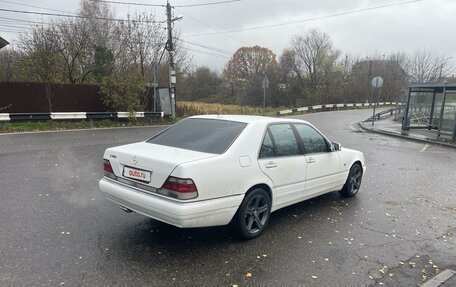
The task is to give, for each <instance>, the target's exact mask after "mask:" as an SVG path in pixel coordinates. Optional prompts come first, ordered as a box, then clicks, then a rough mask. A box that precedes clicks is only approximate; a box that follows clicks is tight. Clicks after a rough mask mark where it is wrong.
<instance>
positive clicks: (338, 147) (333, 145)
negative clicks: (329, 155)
mask: <svg viewBox="0 0 456 287" xmlns="http://www.w3.org/2000/svg"><path fill="white" fill-rule="evenodd" d="M341 149H342V146H341V145H340V143H336V142H332V143H331V151H340V150H341Z"/></svg>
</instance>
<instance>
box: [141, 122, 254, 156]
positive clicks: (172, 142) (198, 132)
mask: <svg viewBox="0 0 456 287" xmlns="http://www.w3.org/2000/svg"><path fill="white" fill-rule="evenodd" d="M246 126H247V124H246V123H240V122H234V121H225V120H215V119H185V120H182V121H180V122H178V123H177V124H175V125H173V126H171V127H170V128H168V129H167V130H165V131H164V132H162V133H160V134H158V135H156V136H155V137H153V138H151V139H150V140H148V141H147V142H148V143H153V144H158V145H164V146H170V147H175V148H182V149H188V150H193V151H199V152H205V153H213V154H222V153H224V152H225V151H226V150H227V149H228V148H229V147H230V146H231V144H232V143H233V142H234V140H236V138H237V137H238V135H239V134H240V133H241V132H242V131H243V130H244V128H245V127H246Z"/></svg>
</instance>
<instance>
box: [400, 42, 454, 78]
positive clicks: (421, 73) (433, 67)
mask: <svg viewBox="0 0 456 287" xmlns="http://www.w3.org/2000/svg"><path fill="white" fill-rule="evenodd" d="M406 69H407V72H408V74H409V76H410V81H411V82H413V83H436V82H441V81H442V80H443V79H444V78H445V77H446V76H447V75H448V74H449V73H450V72H451V71H452V70H453V67H452V65H451V62H450V58H449V57H447V56H446V55H434V54H433V53H432V51H430V50H425V49H424V50H417V51H415V52H414V53H413V54H412V55H410V56H409V59H408V65H407V66H406Z"/></svg>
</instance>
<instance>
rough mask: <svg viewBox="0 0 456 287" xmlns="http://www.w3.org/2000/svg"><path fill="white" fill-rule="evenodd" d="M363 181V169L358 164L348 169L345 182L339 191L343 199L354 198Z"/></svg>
mask: <svg viewBox="0 0 456 287" xmlns="http://www.w3.org/2000/svg"><path fill="white" fill-rule="evenodd" d="M362 179H363V168H362V167H361V165H360V164H359V163H355V164H354V165H352V167H351V168H350V172H349V173H348V177H347V181H346V182H345V184H344V187H342V189H341V190H340V191H339V192H340V194H341V195H342V196H343V197H354V196H356V194H357V193H358V191H359V189H360V187H361V181H362Z"/></svg>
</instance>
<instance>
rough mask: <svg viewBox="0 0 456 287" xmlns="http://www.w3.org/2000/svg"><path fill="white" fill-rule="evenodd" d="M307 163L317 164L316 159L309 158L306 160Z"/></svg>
mask: <svg viewBox="0 0 456 287" xmlns="http://www.w3.org/2000/svg"><path fill="white" fill-rule="evenodd" d="M306 162H307V163H314V162H315V159H314V158H313V157H309V158H308V159H307V160H306Z"/></svg>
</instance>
